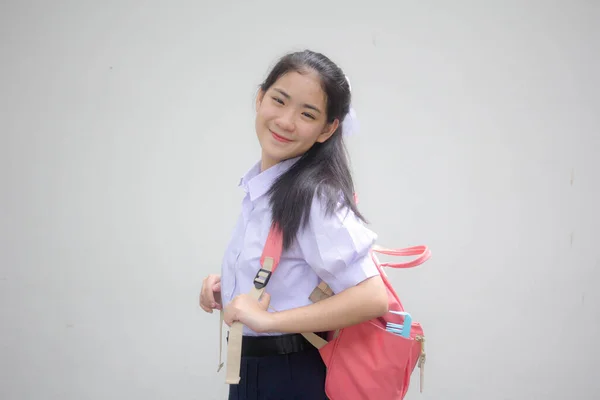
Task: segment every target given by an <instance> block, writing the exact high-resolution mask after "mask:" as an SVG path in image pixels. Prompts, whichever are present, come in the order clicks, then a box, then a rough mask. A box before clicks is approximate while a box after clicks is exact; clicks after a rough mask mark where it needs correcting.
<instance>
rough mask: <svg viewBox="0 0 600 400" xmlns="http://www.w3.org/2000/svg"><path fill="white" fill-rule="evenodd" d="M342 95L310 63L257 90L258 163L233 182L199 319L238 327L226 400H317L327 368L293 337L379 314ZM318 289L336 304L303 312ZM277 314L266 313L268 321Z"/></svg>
mask: <svg viewBox="0 0 600 400" xmlns="http://www.w3.org/2000/svg"><path fill="white" fill-rule="evenodd" d="M349 111H350V86H349V83H348V81H347V79H346V76H345V75H344V73H343V72H342V70H341V69H340V68H339V67H338V66H337V65H336V64H334V63H333V62H332V61H331V60H330V59H329V58H327V57H326V56H324V55H322V54H319V53H315V52H312V51H308V50H306V51H302V52H297V53H291V54H288V55H286V56H284V57H283V58H281V59H280V60H279V62H278V63H277V64H276V65H275V67H274V68H273V70H272V71H271V72H270V74H269V75H268V76H267V78H266V80H265V81H264V82H263V83H262V84H261V85H260V89H259V92H258V95H257V98H256V121H255V130H256V135H257V136H258V141H259V143H260V146H261V149H262V152H261V158H260V161H258V162H257V164H256V165H254V166H253V167H252V168H251V169H250V170H249V171H248V172H247V173H246V174H245V175H244V176H243V178H242V179H241V181H240V184H239V185H240V187H241V188H242V189H243V190H244V192H245V193H246V196H245V198H244V200H243V202H242V210H241V215H240V217H239V220H238V222H237V225H236V226H235V229H234V231H233V235H232V239H231V241H230V243H229V246H228V247H227V250H226V252H225V256H224V259H223V264H222V268H221V275H209V276H207V277H206V278H205V279H204V281H203V284H202V291H201V294H200V307H201V308H202V309H203V310H204V311H206V312H209V313H212V312H213V310H214V309H217V310H221V309H223V310H224V315H225V323H226V324H227V325H228V326H231V324H232V323H233V322H235V321H240V322H241V323H243V324H244V337H243V341H242V363H241V371H240V377H241V380H240V383H239V385H231V386H230V391H229V399H309V400H319V399H326V398H327V397H326V395H325V390H324V385H325V366H324V364H323V361H322V359H321V357H320V354H319V352H318V351H317V349H316V348H314V347H313V346H312V345H310V344H309V343H308V342H307V341H306V340H305V339H304V338H303V337H302V336H301V335H300V334H299V333H300V332H316V333H324V332H327V331H332V330H336V329H339V328H344V327H347V326H349V325H353V324H357V323H360V322H363V321H366V320H369V319H372V318H376V317H379V316H382V315H384V314H385V313H386V312H387V306H388V303H387V302H388V298H387V292H386V289H385V286H384V284H383V282H382V280H381V278H380V276H379V273H378V270H377V268H376V267H375V265H374V264H373V261H372V259H371V257H370V255H369V250H370V248H371V246H372V245H373V244H374V241H375V239H376V235H375V234H374V233H373V232H371V231H370V230H369V229H367V228H366V227H365V226H364V218H363V216H362V215H361V213H360V212H359V211H358V209H357V207H356V204H355V202H354V186H353V181H352V176H351V174H350V169H349V166H348V161H347V158H346V153H345V147H344V141H343V133H344V132H342V121H343V120H344V118H345V117H346V115H347V114H348V113H349ZM272 224H275V226H278V227H280V229H281V230H282V231H283V241H284V250H283V254H282V256H281V260H280V263H279V266H278V267H277V271H276V272H275V273H274V274H273V276H272V277H271V280H270V281H269V284H268V286H267V288H266V292H265V293H264V294H263V296H262V297H261V299H260V300H259V301H256V300H253V299H252V298H251V297H250V296H248V295H247V293H249V292H250V290H251V288H252V285H253V280H254V277H255V275H256V273H257V271H258V270H259V269H260V257H261V255H262V251H263V247H264V245H265V241H266V239H267V235H268V233H269V229H270V228H271V225H272ZM321 281H324V282H325V283H327V284H328V285H329V287H330V288H331V289H332V290H333V292H334V293H335V295H334V296H331V297H329V298H327V299H325V300H322V301H319V302H316V303H313V302H311V301H310V300H309V296H310V295H311V293H312V291H313V289H314V288H315V287H316V286H317V285H318V284H319V283H320V282H321ZM273 310H276V311H273Z"/></svg>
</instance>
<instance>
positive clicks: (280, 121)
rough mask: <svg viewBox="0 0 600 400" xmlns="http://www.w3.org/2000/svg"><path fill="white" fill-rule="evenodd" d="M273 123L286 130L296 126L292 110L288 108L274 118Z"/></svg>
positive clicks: (292, 129)
mask: <svg viewBox="0 0 600 400" xmlns="http://www.w3.org/2000/svg"><path fill="white" fill-rule="evenodd" d="M275 125H277V127H278V128H279V129H282V130H285V131H286V132H293V131H294V129H295V127H296V124H295V122H294V112H293V110H288V111H286V112H284V113H283V114H281V115H280V116H279V118H277V119H276V120H275Z"/></svg>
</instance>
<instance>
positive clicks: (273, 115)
mask: <svg viewBox="0 0 600 400" xmlns="http://www.w3.org/2000/svg"><path fill="white" fill-rule="evenodd" d="M255 125H256V134H257V136H258V141H259V143H260V146H261V148H262V161H261V170H262V171H264V170H266V169H268V168H270V167H272V166H273V165H275V164H277V163H279V162H280V161H283V160H287V159H289V158H294V157H297V156H300V155H302V154H304V153H305V152H306V151H307V150H308V149H310V148H311V147H312V145H313V144H315V143H317V142H319V143H323V142H325V141H326V140H327V139H329V138H330V137H331V135H333V133H334V132H335V130H336V129H337V127H338V125H339V121H338V120H337V119H335V120H334V121H333V122H331V123H328V122H327V96H326V94H325V92H324V91H323V89H322V88H321V81H320V78H319V76H318V74H317V73H316V72H314V71H309V72H303V73H298V72H294V71H291V72H288V73H286V74H284V75H282V76H281V77H280V78H279V79H277V80H276V81H275V83H274V84H273V85H271V87H270V88H269V89H267V91H266V92H263V91H262V90H261V91H260V92H259V94H258V96H257V99H256V121H255Z"/></svg>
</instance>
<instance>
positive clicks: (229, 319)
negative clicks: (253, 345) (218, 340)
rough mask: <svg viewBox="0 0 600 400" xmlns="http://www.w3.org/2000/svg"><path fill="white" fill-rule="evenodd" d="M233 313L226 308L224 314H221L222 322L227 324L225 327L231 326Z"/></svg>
mask: <svg viewBox="0 0 600 400" xmlns="http://www.w3.org/2000/svg"><path fill="white" fill-rule="evenodd" d="M233 314H234V313H233V312H232V311H231V308H229V307H227V308H226V309H225V312H224V313H223V322H225V324H227V326H231V324H233V317H234V315H233Z"/></svg>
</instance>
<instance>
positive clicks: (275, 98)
mask: <svg viewBox="0 0 600 400" xmlns="http://www.w3.org/2000/svg"><path fill="white" fill-rule="evenodd" d="M273 100H275V101H276V102H277V103H279V104H283V100H281V99H280V98H279V97H273Z"/></svg>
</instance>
